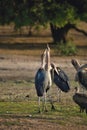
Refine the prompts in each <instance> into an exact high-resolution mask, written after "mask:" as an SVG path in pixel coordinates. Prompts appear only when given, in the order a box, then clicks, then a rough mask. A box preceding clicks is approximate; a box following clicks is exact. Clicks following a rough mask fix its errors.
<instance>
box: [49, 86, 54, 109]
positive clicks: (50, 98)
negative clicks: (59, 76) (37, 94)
mask: <svg viewBox="0 0 87 130" xmlns="http://www.w3.org/2000/svg"><path fill="white" fill-rule="evenodd" d="M51 91H52V90H51V87H50V92H51ZM50 92H48V97H49V102H50V104H51V110H55V107H54V104H53V100H52V96H51V93H50Z"/></svg>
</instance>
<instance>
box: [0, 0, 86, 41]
mask: <svg viewBox="0 0 87 130" xmlns="http://www.w3.org/2000/svg"><path fill="white" fill-rule="evenodd" d="M80 21H86V22H87V0H80V1H79V0H45V1H44V0H10V1H9V0H4V1H3V0H0V24H5V23H6V24H9V23H11V22H14V23H15V27H16V28H20V27H21V26H24V25H26V26H29V25H30V26H34V25H37V24H41V25H46V24H50V28H51V32H52V36H53V39H54V42H55V43H57V42H60V41H63V42H64V43H65V42H66V41H67V33H68V31H69V30H70V29H71V28H74V29H76V30H77V31H80V32H82V33H84V34H85V35H87V33H86V32H84V31H82V30H79V29H78V28H77V27H76V24H77V23H78V22H80Z"/></svg>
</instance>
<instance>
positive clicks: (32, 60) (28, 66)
mask: <svg viewBox="0 0 87 130" xmlns="http://www.w3.org/2000/svg"><path fill="white" fill-rule="evenodd" d="M72 58H77V59H78V60H79V62H80V63H81V64H84V63H87V57H75V56H72V57H57V56H56V57H55V56H53V57H51V61H52V62H55V64H56V65H57V66H59V67H61V68H62V69H63V70H64V71H65V72H66V73H67V74H68V76H69V77H70V79H73V80H74V74H75V69H74V68H73V66H72V64H71V59H72ZM39 67H40V57H39V56H37V57H33V56H23V55H20V56H18V55H4V54H3V55H1V54H0V81H3V82H4V81H5V80H32V79H33V78H34V76H35V73H36V71H37V69H38V68H39ZM59 120H60V119H59ZM10 121H11V123H12V122H15V124H14V123H13V124H10ZM3 122H4V123H5V125H4V123H3ZM6 122H9V125H6ZM53 129H54V130H87V126H83V125H80V124H79V125H78V126H76V125H74V124H72V125H71V124H66V125H60V124H57V123H55V122H52V121H50V122H49V121H48V120H47V119H44V118H33V117H32V116H31V115H29V117H28V116H23V117H22V116H18V115H12V116H9V115H8V116H6V117H3V116H2V115H0V130H53Z"/></svg>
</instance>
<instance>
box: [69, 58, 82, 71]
mask: <svg viewBox="0 0 87 130" xmlns="http://www.w3.org/2000/svg"><path fill="white" fill-rule="evenodd" d="M71 63H72V65H73V66H74V67H75V69H76V70H78V69H79V68H80V64H79V62H78V60H76V59H72V60H71Z"/></svg>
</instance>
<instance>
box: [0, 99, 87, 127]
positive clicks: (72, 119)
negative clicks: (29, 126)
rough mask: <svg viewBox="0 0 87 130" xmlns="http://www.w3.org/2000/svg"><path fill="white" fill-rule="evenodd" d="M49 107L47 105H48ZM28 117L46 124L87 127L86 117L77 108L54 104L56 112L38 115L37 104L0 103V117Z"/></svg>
mask: <svg viewBox="0 0 87 130" xmlns="http://www.w3.org/2000/svg"><path fill="white" fill-rule="evenodd" d="M48 106H49V105H48ZM6 115H7V116H11V115H15V116H16V117H18V116H20V117H30V118H38V119H45V120H46V121H48V122H55V123H58V124H60V125H65V124H66V123H67V124H72V123H73V124H75V125H79V124H81V125H87V115H86V114H85V113H79V108H78V106H65V105H61V104H56V110H55V111H51V110H50V109H49V111H48V112H43V113H41V114H38V107H37V102H34V101H33V102H31V101H29V102H23V101H22V102H0V116H3V118H4V117H6Z"/></svg>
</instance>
